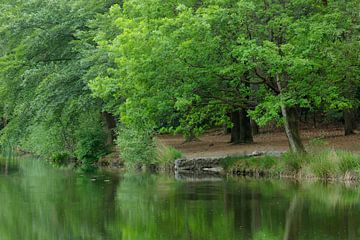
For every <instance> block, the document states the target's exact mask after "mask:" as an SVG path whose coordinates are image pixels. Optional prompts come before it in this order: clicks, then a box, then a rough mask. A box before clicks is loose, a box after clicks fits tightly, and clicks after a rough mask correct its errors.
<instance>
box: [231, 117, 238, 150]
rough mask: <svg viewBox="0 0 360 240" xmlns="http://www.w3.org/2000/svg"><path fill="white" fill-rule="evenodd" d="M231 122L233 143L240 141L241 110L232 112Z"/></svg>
mask: <svg viewBox="0 0 360 240" xmlns="http://www.w3.org/2000/svg"><path fill="white" fill-rule="evenodd" d="M231 122H232V124H233V126H232V128H231V140H230V142H231V143H234V144H238V143H240V113H239V111H233V112H231Z"/></svg>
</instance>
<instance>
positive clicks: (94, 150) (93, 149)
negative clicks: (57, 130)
mask: <svg viewBox="0 0 360 240" xmlns="http://www.w3.org/2000/svg"><path fill="white" fill-rule="evenodd" d="M75 140H76V145H75V151H74V153H75V156H76V158H77V159H78V160H80V161H81V163H82V164H84V165H85V166H92V165H94V164H95V163H96V162H97V161H98V160H99V158H100V157H102V156H104V155H105V154H106V153H108V152H109V151H108V150H109V149H108V148H109V146H107V144H106V133H105V131H104V128H103V126H102V123H101V121H100V116H99V115H97V114H90V113H89V114H84V115H83V116H82V117H81V118H80V121H79V126H78V127H77V130H76V131H75Z"/></svg>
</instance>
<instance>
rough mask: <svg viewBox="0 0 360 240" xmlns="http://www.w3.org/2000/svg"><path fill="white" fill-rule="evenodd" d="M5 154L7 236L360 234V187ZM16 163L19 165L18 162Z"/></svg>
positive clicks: (2, 226)
mask: <svg viewBox="0 0 360 240" xmlns="http://www.w3.org/2000/svg"><path fill="white" fill-rule="evenodd" d="M4 166H5V165H4V163H3V162H0V203H1V210H0V239H1V240H3V239H4V240H14V239H30V240H31V239H44V240H45V239H131V240H133V239H141V240H145V239H149V240H151V239H154V240H155V239H156V240H161V239H179V240H181V239H186V240H188V239H196V240H197V239H199V240H201V239H206V240H211V239H219V240H223V239H224V240H226V239H229V240H232V239H256V240H265V239H267V240H272V239H294V240H296V239H304V240H305V239H358V238H359V237H360V231H359V229H360V228H359V227H358V226H360V225H359V223H360V222H359V220H358V219H360V218H359V217H360V211H359V210H360V205H359V199H360V196H359V194H360V187H359V186H354V185H352V186H346V185H344V184H324V183H319V182H307V183H302V184H299V183H296V182H291V181H284V180H283V181H271V180H250V179H239V178H234V179H228V180H224V181H207V182H195V181H193V182H187V181H176V180H175V179H174V178H173V177H172V176H164V175H150V174H125V175H123V176H121V177H118V176H116V175H114V174H110V173H101V172H100V173H97V174H94V175H87V176H85V175H80V174H76V173H74V172H72V171H71V170H59V169H53V168H50V167H49V166H48V165H47V164H45V163H43V162H41V161H33V160H21V161H19V162H18V163H16V164H13V163H12V164H8V166H7V170H5V167H4ZM9 169H11V171H9Z"/></svg>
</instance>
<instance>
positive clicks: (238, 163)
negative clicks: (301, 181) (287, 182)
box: [222, 149, 360, 179]
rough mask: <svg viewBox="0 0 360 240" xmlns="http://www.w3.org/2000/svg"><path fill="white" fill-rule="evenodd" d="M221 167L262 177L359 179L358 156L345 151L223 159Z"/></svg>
mask: <svg viewBox="0 0 360 240" xmlns="http://www.w3.org/2000/svg"><path fill="white" fill-rule="evenodd" d="M222 166H223V167H224V169H225V170H226V171H227V172H230V173H238V172H240V173H241V172H242V173H249V172H250V173H254V172H257V173H259V172H260V173H264V174H267V175H273V176H274V175H278V176H280V175H283V176H293V177H300V178H321V179H335V178H346V176H347V177H349V176H350V178H351V179H354V178H356V179H360V155H358V154H354V153H351V152H348V151H342V150H333V149H325V150H324V149H323V150H312V151H310V152H309V153H307V154H295V153H290V152H288V153H285V154H283V155H282V156H281V157H272V156H260V157H251V158H243V157H241V158H234V157H233V158H226V159H224V160H223V161H222Z"/></svg>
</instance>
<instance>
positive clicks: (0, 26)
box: [0, 0, 360, 165]
mask: <svg viewBox="0 0 360 240" xmlns="http://www.w3.org/2000/svg"><path fill="white" fill-rule="evenodd" d="M359 5H360V3H359V1H357V0H347V1H345V0H340V1H330V0H167V1H160V0H141V1H140V0H123V1H121V0H102V1H98V0H86V1H85V0H76V1H75V0H72V1H70V0H58V1H54V0H46V1H44V0H0V11H1V15H0V116H1V136H0V137H1V139H0V140H1V146H2V147H3V148H7V147H9V146H10V147H15V146H16V147H17V148H18V149H21V150H22V151H26V152H30V153H33V154H35V155H39V156H43V157H45V158H49V159H52V160H54V161H63V160H64V159H76V161H78V163H83V164H85V165H86V164H87V165H92V164H93V163H95V162H96V161H97V160H98V159H99V158H100V157H101V156H104V155H106V154H107V153H109V152H110V151H112V150H113V145H116V146H117V147H118V148H119V152H120V154H121V157H122V158H123V159H124V160H128V161H130V162H147V161H152V160H151V159H154V158H156V157H155V154H156V153H155V151H154V148H156V144H157V143H156V140H155V138H154V136H156V135H157V134H163V133H180V134H183V135H184V137H185V139H186V141H191V140H193V139H194V138H196V137H197V136H199V135H200V134H202V133H203V132H204V131H205V130H207V129H211V128H214V127H224V128H226V129H227V131H229V133H231V134H229V141H231V142H232V143H234V144H240V143H242V144H243V143H252V142H253V134H255V133H256V128H257V127H258V126H265V125H267V124H269V123H272V124H274V123H275V124H277V125H278V126H282V127H283V129H284V131H285V133H286V136H287V138H288V141H289V146H290V150H291V151H293V152H304V151H305V148H304V145H303V143H302V141H301V138H300V128H299V122H300V119H301V116H302V115H303V116H307V115H310V114H314V113H317V114H321V115H322V116H325V117H326V118H327V119H328V121H329V122H332V123H340V124H343V126H344V134H346V135H349V134H352V133H353V131H354V129H355V128H356V119H357V115H358V108H359V100H360V91H359V90H360V89H359V87H360V71H359V69H360V68H359V63H360V62H359V56H360V44H359V26H360V24H359V20H360V17H359V12H360V6H359Z"/></svg>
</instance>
